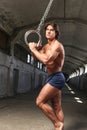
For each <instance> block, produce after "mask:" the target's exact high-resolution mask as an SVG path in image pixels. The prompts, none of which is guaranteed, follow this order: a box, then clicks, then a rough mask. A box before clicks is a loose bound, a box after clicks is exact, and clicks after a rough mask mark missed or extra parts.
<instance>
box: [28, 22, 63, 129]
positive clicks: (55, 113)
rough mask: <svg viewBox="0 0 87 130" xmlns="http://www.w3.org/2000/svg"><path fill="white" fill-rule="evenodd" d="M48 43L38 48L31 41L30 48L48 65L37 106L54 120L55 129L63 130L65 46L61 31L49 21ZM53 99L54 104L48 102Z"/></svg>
mask: <svg viewBox="0 0 87 130" xmlns="http://www.w3.org/2000/svg"><path fill="white" fill-rule="evenodd" d="M45 31H46V38H47V40H48V43H47V44H46V45H45V46H44V47H42V49H41V50H38V46H39V45H38V46H37V44H36V43H29V49H30V50H31V52H32V54H33V56H35V57H36V58H37V59H38V60H39V61H40V62H42V63H43V64H45V65H46V68H47V73H48V78H47V80H46V83H45V85H44V86H43V88H42V89H41V91H40V93H39V95H38V97H37V99H36V104H37V106H38V107H39V108H40V109H41V110H42V111H43V113H44V114H45V115H46V116H47V117H48V118H49V119H50V120H51V121H52V122H53V124H54V127H55V130H63V128H64V114H63V110H62V106H61V89H62V87H63V86H64V84H65V78H64V75H63V73H62V72H61V71H62V67H63V64H64V57H65V53H64V48H63V45H62V44H61V43H60V42H59V41H58V40H57V39H58V36H59V31H58V30H57V25H56V24H54V23H47V24H46V26H45ZM49 100H50V101H51V103H52V106H51V105H49V104H48V103H47V101H49Z"/></svg>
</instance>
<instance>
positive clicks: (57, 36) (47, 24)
mask: <svg viewBox="0 0 87 130" xmlns="http://www.w3.org/2000/svg"><path fill="white" fill-rule="evenodd" d="M49 25H51V26H52V27H53V28H54V30H55V32H56V36H55V38H56V39H58V38H59V35H60V31H59V26H58V25H57V24H56V23H53V22H49V23H46V24H45V31H46V29H47V27H48V26H49Z"/></svg>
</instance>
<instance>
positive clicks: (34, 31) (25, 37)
mask: <svg viewBox="0 0 87 130" xmlns="http://www.w3.org/2000/svg"><path fill="white" fill-rule="evenodd" d="M31 33H36V34H37V35H38V36H39V40H38V43H40V44H41V43H42V39H41V35H40V33H39V32H38V31H37V30H29V31H27V32H26V33H25V35H24V40H25V43H26V44H27V45H29V43H28V36H29V34H31Z"/></svg>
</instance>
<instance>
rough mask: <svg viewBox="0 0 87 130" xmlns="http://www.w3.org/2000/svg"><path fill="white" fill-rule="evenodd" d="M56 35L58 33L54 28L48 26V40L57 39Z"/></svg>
mask: <svg viewBox="0 0 87 130" xmlns="http://www.w3.org/2000/svg"><path fill="white" fill-rule="evenodd" d="M55 35H56V33H55V30H54V28H53V27H52V26H51V25H48V26H47V28H46V38H47V39H50V40H52V39H54V38H55Z"/></svg>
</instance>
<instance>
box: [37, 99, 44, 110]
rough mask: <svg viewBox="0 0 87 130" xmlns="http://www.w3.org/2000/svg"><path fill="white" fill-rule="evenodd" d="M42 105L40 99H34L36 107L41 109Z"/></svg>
mask: <svg viewBox="0 0 87 130" xmlns="http://www.w3.org/2000/svg"><path fill="white" fill-rule="evenodd" d="M42 104H43V102H42V101H41V99H40V98H37V99H36V105H37V106H38V107H39V108H41V107H42Z"/></svg>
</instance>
